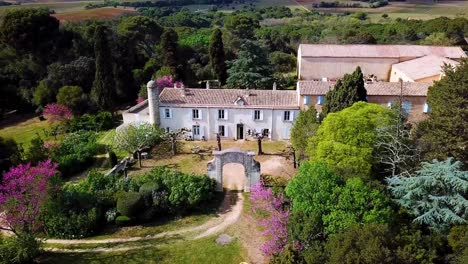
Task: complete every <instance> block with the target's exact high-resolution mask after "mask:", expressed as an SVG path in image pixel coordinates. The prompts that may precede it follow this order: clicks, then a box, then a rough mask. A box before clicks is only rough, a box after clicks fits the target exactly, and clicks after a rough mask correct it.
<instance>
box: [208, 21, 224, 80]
mask: <svg viewBox="0 0 468 264" xmlns="http://www.w3.org/2000/svg"><path fill="white" fill-rule="evenodd" d="M210 63H211V68H212V69H213V72H214V73H215V75H216V78H218V80H219V82H221V85H224V84H226V79H227V72H226V62H225V55H224V45H223V33H222V32H221V30H220V29H219V28H217V29H215V31H214V32H213V34H212V35H211V40H210Z"/></svg>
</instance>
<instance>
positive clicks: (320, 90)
mask: <svg viewBox="0 0 468 264" xmlns="http://www.w3.org/2000/svg"><path fill="white" fill-rule="evenodd" d="M334 85H335V83H334V82H319V81H299V85H298V87H299V92H300V94H301V95H325V94H326V93H327V92H328V91H329V90H331V89H333V88H334ZM431 85H432V83H416V82H405V83H403V95H404V96H427V90H428V88H429V87H430V86H431ZM365 88H366V90H367V95H370V96H373V95H381V96H384V95H389V96H395V95H400V90H401V87H400V83H399V82H374V83H368V84H365Z"/></svg>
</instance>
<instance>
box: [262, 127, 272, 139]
mask: <svg viewBox="0 0 468 264" xmlns="http://www.w3.org/2000/svg"><path fill="white" fill-rule="evenodd" d="M262 135H263V136H264V137H270V130H268V128H264V129H262Z"/></svg>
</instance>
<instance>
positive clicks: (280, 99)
mask: <svg viewBox="0 0 468 264" xmlns="http://www.w3.org/2000/svg"><path fill="white" fill-rule="evenodd" d="M238 99H242V100H243V101H244V106H242V107H247V108H249V107H255V108H299V105H298V102H297V100H298V99H297V93H296V91H292V90H289V91H286V90H244V89H189V88H185V92H184V89H176V88H165V89H164V90H163V92H162V93H161V95H160V102H161V106H173V105H176V106H199V107H203V106H206V107H210V106H213V107H216V106H223V107H241V106H240V105H238V104H236V103H235V102H236V100H238Z"/></svg>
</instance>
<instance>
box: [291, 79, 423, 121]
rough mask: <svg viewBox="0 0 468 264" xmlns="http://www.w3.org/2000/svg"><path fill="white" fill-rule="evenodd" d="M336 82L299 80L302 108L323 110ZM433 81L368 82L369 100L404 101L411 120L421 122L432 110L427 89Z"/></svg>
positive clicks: (403, 105)
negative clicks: (329, 92)
mask: <svg viewBox="0 0 468 264" xmlns="http://www.w3.org/2000/svg"><path fill="white" fill-rule="evenodd" d="M334 85H335V83H334V82H320V81H299V82H298V83H297V91H298V94H299V96H300V98H301V100H300V105H301V109H307V108H308V107H315V109H316V110H317V112H321V111H322V105H323V103H324V101H325V95H326V94H327V92H328V91H330V90H332V89H333V88H334ZM431 85H432V83H416V82H402V83H400V82H373V83H366V84H365V88H366V90H367V101H368V102H369V103H375V104H379V105H382V106H386V107H390V106H391V105H392V103H397V102H400V100H401V102H402V109H403V111H404V112H406V113H407V114H408V121H409V122H419V121H421V120H423V119H425V118H426V116H427V113H428V112H429V111H430V109H429V106H428V104H427V103H426V97H427V90H428V88H429V87H430V86H431Z"/></svg>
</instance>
